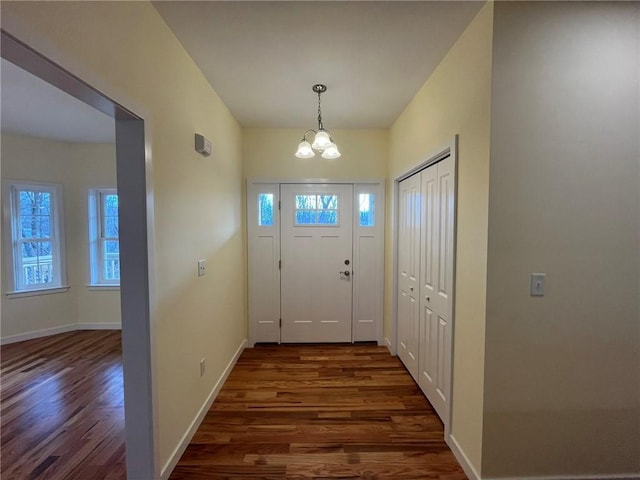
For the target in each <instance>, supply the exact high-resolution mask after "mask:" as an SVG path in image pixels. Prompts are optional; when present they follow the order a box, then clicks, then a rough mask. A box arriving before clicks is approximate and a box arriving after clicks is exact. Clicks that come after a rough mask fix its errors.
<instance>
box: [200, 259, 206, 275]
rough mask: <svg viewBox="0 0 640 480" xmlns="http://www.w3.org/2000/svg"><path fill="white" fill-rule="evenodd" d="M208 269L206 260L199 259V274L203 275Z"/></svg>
mask: <svg viewBox="0 0 640 480" xmlns="http://www.w3.org/2000/svg"><path fill="white" fill-rule="evenodd" d="M206 271H207V265H206V263H205V261H204V260H198V276H199V277H201V276H203V275H204V274H205V273H206Z"/></svg>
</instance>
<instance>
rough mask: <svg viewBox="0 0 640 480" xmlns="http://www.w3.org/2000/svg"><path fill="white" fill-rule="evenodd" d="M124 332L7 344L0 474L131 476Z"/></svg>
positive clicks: (1, 351) (0, 405)
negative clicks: (126, 444) (126, 437)
mask: <svg viewBox="0 0 640 480" xmlns="http://www.w3.org/2000/svg"><path fill="white" fill-rule="evenodd" d="M120 343H121V336H120V331H105V330H101V331H78V332H70V333H64V334H60V335H54V336H50V337H44V338H40V339H36V340H29V341H25V342H20V343H14V344H11V345H5V346H2V347H1V348H0V359H1V372H0V375H1V380H0V389H1V391H0V423H1V433H0V439H1V445H2V446H1V449H0V477H1V478H3V479H29V480H37V479H45V478H46V479H49V480H56V479H78V480H81V479H82V480H87V479H91V480H115V479H124V478H125V477H126V473H125V448H124V397H123V387H122V353H121V348H120Z"/></svg>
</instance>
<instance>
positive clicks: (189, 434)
mask: <svg viewBox="0 0 640 480" xmlns="http://www.w3.org/2000/svg"><path fill="white" fill-rule="evenodd" d="M247 343H248V341H247V340H246V339H244V340H243V341H242V342H241V343H240V346H239V347H238V349H237V350H236V353H235V354H234V355H233V358H231V360H230V361H229V363H228V364H227V366H226V368H225V369H224V371H223V372H222V375H221V376H220V378H219V379H218V381H217V382H216V384H215V385H214V386H213V389H212V390H211V393H209V396H208V397H207V400H206V401H205V402H204V404H203V405H202V407H201V408H200V410H199V411H198V414H197V415H196V417H195V418H194V419H193V421H192V422H191V425H189V428H188V429H187V431H186V432H185V433H184V435H183V436H182V438H181V439H180V442H179V443H178V446H177V447H176V448H175V450H174V451H173V453H172V454H171V456H170V457H169V460H168V461H167V463H165V465H164V467H162V470H161V472H160V479H161V480H166V479H168V478H169V475H171V472H173V469H174V468H175V467H176V465H177V464H178V461H179V460H180V457H182V454H183V453H184V451H185V450H186V449H187V447H188V446H189V442H190V441H191V439H192V438H193V435H194V434H195V433H196V431H197V430H198V427H199V426H200V424H201V423H202V420H204V417H205V415H206V414H207V412H208V411H209V408H211V405H212V404H213V401H214V400H215V399H216V397H217V396H218V393H220V389H221V388H222V386H223V385H224V382H225V381H226V380H227V377H228V376H229V374H230V373H231V370H233V367H234V366H235V364H236V362H237V361H238V358H240V355H241V354H242V352H243V350H244V349H245V347H246V346H247Z"/></svg>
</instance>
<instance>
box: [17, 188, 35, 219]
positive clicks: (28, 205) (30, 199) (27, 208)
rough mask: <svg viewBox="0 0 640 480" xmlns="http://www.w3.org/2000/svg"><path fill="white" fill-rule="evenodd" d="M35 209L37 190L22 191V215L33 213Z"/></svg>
mask: <svg viewBox="0 0 640 480" xmlns="http://www.w3.org/2000/svg"><path fill="white" fill-rule="evenodd" d="M35 209H36V206H35V192H26V191H22V192H20V215H32V214H34V213H36V212H35Z"/></svg>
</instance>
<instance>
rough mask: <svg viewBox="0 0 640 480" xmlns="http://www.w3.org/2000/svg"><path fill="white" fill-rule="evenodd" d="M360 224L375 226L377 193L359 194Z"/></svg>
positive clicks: (362, 225)
mask: <svg viewBox="0 0 640 480" xmlns="http://www.w3.org/2000/svg"><path fill="white" fill-rule="evenodd" d="M359 203H360V207H359V212H360V226H361V227H373V226H374V225H375V223H376V213H375V195H374V194H373V193H361V194H360V195H359Z"/></svg>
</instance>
